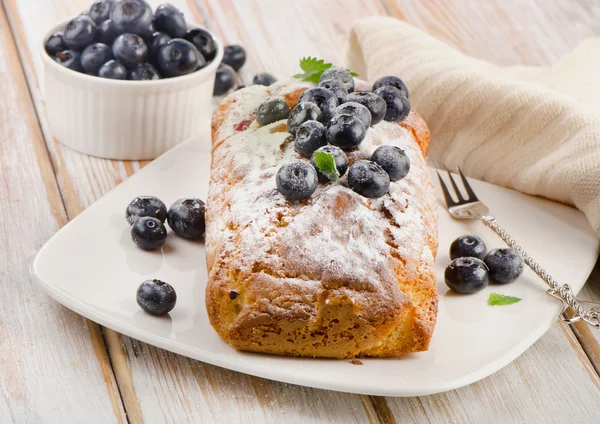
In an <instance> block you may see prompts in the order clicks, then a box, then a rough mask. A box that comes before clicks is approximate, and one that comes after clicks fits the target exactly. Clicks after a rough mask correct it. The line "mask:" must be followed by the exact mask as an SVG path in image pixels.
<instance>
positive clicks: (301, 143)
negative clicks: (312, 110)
mask: <svg viewBox="0 0 600 424" xmlns="http://www.w3.org/2000/svg"><path fill="white" fill-rule="evenodd" d="M326 145H327V139H326V138H325V126H324V125H323V124H321V123H320V122H319V121H306V122H304V123H302V124H301V125H300V126H299V127H298V130H297V131H296V140H295V141H294V147H295V148H296V151H297V152H298V153H300V154H301V155H302V156H304V157H305V158H310V157H311V156H312V154H313V153H314V152H315V150H317V149H318V148H319V147H323V146H326Z"/></svg>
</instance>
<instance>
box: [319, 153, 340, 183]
mask: <svg viewBox="0 0 600 424" xmlns="http://www.w3.org/2000/svg"><path fill="white" fill-rule="evenodd" d="M315 163H316V164H317V168H319V171H321V172H322V173H323V174H324V175H325V176H326V177H327V178H329V179H330V180H331V181H333V182H337V181H338V180H339V179H340V173H339V172H338V170H337V168H336V166H335V159H333V156H331V155H330V154H329V153H326V152H315Z"/></svg>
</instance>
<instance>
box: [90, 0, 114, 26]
mask: <svg viewBox="0 0 600 424" xmlns="http://www.w3.org/2000/svg"><path fill="white" fill-rule="evenodd" d="M112 5H113V2H112V1H106V0H99V1H95V2H94V3H93V4H92V7H90V12H89V14H88V16H89V17H90V18H91V19H92V21H94V23H95V24H96V25H100V24H101V23H102V22H104V21H105V20H107V19H108V16H109V15H110V9H111V7H112Z"/></svg>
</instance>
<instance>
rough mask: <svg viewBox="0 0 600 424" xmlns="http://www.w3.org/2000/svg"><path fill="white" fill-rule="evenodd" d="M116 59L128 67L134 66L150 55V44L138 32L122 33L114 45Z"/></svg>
mask: <svg viewBox="0 0 600 424" xmlns="http://www.w3.org/2000/svg"><path fill="white" fill-rule="evenodd" d="M112 51H113V55H114V56H115V59H117V60H118V61H119V62H121V63H122V64H123V65H125V67H126V68H134V67H136V66H137V65H139V64H140V63H144V62H145V61H146V58H147V57H148V46H146V43H144V40H143V39H142V37H140V36H139V35H136V34H122V35H119V36H118V37H117V39H116V40H115V42H114V43H113V46H112Z"/></svg>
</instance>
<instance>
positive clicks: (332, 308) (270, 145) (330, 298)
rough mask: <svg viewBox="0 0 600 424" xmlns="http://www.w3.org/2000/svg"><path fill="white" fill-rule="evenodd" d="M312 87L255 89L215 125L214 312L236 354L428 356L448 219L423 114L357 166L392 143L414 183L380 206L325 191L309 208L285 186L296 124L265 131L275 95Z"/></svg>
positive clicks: (383, 129) (364, 149)
mask: <svg viewBox="0 0 600 424" xmlns="http://www.w3.org/2000/svg"><path fill="white" fill-rule="evenodd" d="M306 88H307V86H306V85H303V84H298V83H287V82H286V83H278V84H276V85H274V86H271V87H262V86H252V87H248V88H246V89H244V90H240V91H237V92H235V93H233V94H231V95H230V96H228V97H227V98H226V99H225V100H224V101H223V102H222V103H221V105H220V106H219V107H218V108H217V109H216V110H215V113H214V115H213V121H212V132H213V157H212V169H211V186H210V192H209V197H208V202H207V215H206V221H207V228H206V252H207V255H206V260H207V266H208V271H209V281H208V284H207V287H206V306H207V310H208V315H209V318H210V322H211V324H212V326H213V327H214V328H215V330H216V331H217V332H218V333H219V335H220V336H221V337H223V338H224V339H225V340H226V341H227V342H229V343H230V344H231V345H232V346H234V347H235V348H237V349H241V350H249V351H256V352H265V353H274V354H284V355H302V356H321V357H332V358H350V357H356V356H396V355H400V354H404V353H410V352H418V351H423V350H427V348H428V346H429V342H430V340H431V336H432V334H433V329H434V326H435V320H436V314H437V301H438V299H437V284H436V279H435V274H434V258H435V255H436V251H437V217H436V204H435V197H434V194H433V186H432V184H431V181H430V179H429V176H428V172H427V169H426V166H425V160H424V155H425V153H426V151H427V145H428V142H429V131H428V129H427V126H426V125H425V123H424V122H423V120H422V119H421V118H420V117H419V115H418V114H417V113H415V112H411V113H410V115H409V117H408V118H407V119H406V120H405V121H404V122H402V123H401V124H400V125H398V124H392V123H389V122H382V123H380V124H378V125H376V126H375V127H373V128H371V129H370V130H369V131H368V134H367V137H366V139H365V141H363V143H362V144H361V146H360V147H359V149H357V150H356V151H353V152H350V153H348V159H349V162H350V163H353V162H354V161H355V160H357V159H364V158H367V157H370V154H371V153H372V151H373V150H375V148H376V147H378V146H379V145H381V144H394V145H397V146H399V147H401V148H402V149H404V150H405V151H406V152H407V154H408V155H409V157H410V159H411V170H410V172H409V175H408V176H407V177H406V178H405V179H403V180H401V181H398V182H393V183H392V184H391V186H390V192H389V193H388V194H386V195H385V196H384V197H382V198H380V199H366V198H364V197H362V196H360V195H358V194H356V193H355V192H353V191H352V190H350V189H349V188H348V187H347V182H346V179H345V178H342V180H341V184H339V185H333V184H319V187H318V189H317V191H316V192H315V194H313V196H311V198H310V199H308V200H306V201H304V202H289V201H288V200H286V199H285V198H283V196H281V195H280V194H279V193H278V192H277V190H276V188H275V173H276V172H277V169H278V168H279V166H280V165H281V164H283V163H286V162H289V161H291V160H299V159H301V158H300V157H299V156H298V155H297V154H296V153H295V151H294V148H293V139H292V137H291V136H290V135H289V134H288V133H287V132H286V128H285V121H281V122H276V123H273V124H270V125H267V126H265V127H260V126H259V125H258V124H257V123H256V121H255V120H254V111H255V110H256V108H257V107H258V105H259V104H260V103H262V102H263V101H264V100H265V99H266V98H268V97H270V96H275V95H278V96H282V97H284V98H285V99H286V101H287V102H288V104H290V106H293V105H294V104H295V103H296V101H297V99H298V97H299V95H300V94H301V93H302V92H303V91H304V90H306Z"/></svg>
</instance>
